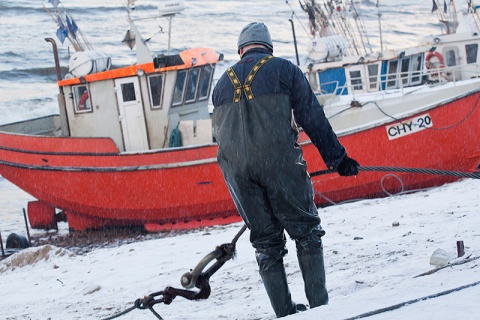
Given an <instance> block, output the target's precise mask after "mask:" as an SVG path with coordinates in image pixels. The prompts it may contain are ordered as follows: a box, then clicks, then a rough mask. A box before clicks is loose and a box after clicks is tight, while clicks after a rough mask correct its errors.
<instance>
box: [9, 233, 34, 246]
mask: <svg viewBox="0 0 480 320" xmlns="http://www.w3.org/2000/svg"><path fill="white" fill-rule="evenodd" d="M5 246H6V248H7V249H25V248H28V247H30V243H29V242H28V239H27V238H25V237H24V236H19V235H18V234H16V233H10V234H9V235H8V237H7V242H6V244H5Z"/></svg>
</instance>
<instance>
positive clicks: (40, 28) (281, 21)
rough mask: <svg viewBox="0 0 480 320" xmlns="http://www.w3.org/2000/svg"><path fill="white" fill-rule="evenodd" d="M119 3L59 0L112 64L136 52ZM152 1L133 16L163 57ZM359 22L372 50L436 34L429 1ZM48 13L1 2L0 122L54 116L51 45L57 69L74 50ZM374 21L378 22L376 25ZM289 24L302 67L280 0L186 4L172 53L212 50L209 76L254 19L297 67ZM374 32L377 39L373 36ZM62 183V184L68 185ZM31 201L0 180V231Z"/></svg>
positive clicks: (390, 5) (162, 27)
mask: <svg viewBox="0 0 480 320" xmlns="http://www.w3.org/2000/svg"><path fill="white" fill-rule="evenodd" d="M124 2H126V1H120V0H109V1H108V0H106V1H96V0H62V1H61V2H60V7H61V8H63V7H64V8H66V10H67V12H68V13H69V14H70V16H71V17H72V18H73V19H74V21H75V23H76V24H77V25H78V27H79V28H80V30H81V31H82V33H83V34H84V35H85V38H86V39H87V40H88V42H89V43H91V45H92V47H93V48H94V49H95V50H101V51H103V52H106V53H108V54H109V55H111V57H112V64H113V65H114V66H122V65H131V64H134V63H135V51H132V50H130V49H129V48H128V47H127V46H126V45H125V44H123V43H122V40H123V38H124V36H125V33H126V32H127V30H128V29H129V25H128V23H127V20H126V10H125V8H124V7H123V4H122V3H124ZM159 2H160V0H157V1H152V0H150V1H142V0H139V1H137V2H136V8H135V11H134V13H133V17H134V18H141V20H140V21H138V22H137V26H138V27H139V29H140V32H141V33H142V35H143V37H144V38H145V39H149V41H148V46H149V47H150V49H151V50H152V51H153V52H155V53H166V51H167V46H168V33H169V32H168V31H169V30H168V29H169V22H168V20H167V19H166V18H159V19H147V18H148V17H152V16H154V15H156V12H157V5H158V3H159ZM355 3H356V7H357V10H358V12H359V13H360V14H362V16H363V17H364V22H365V26H366V30H367V33H368V35H369V36H370V41H369V43H370V46H371V47H372V48H373V49H374V50H375V49H377V50H378V49H379V48H380V39H381V40H382V45H383V48H384V49H385V48H387V49H400V48H405V47H408V46H411V45H415V44H417V43H418V42H419V41H420V39H422V38H423V37H426V36H429V35H432V34H437V33H439V32H440V29H439V23H438V21H437V18H436V14H435V13H432V12H431V5H432V3H431V1H416V0H404V1H395V0H383V1H382V0H380V1H379V3H378V4H379V6H378V7H377V1H376V0H364V1H359V0H357V1H355ZM44 6H45V7H46V8H48V9H49V10H51V12H53V11H52V10H53V8H52V5H51V4H50V3H48V1H35V0H16V1H1V2H0V30H1V31H2V42H1V43H2V45H1V46H0V124H5V123H10V122H15V121H21V120H26V119H29V118H33V117H39V116H44V115H49V114H56V113H58V109H57V97H56V95H57V92H58V87H57V85H56V71H55V63H54V57H53V50H52V45H51V44H50V43H49V42H46V41H45V38H53V39H55V41H56V42H57V46H58V53H59V58H60V64H61V66H62V67H63V68H66V67H67V66H68V57H69V54H71V53H72V52H74V51H73V49H72V46H71V45H70V44H69V42H68V39H67V40H65V42H64V43H63V44H62V43H61V42H60V41H59V39H57V37H56V35H55V33H56V30H57V24H56V22H55V21H54V18H52V16H51V15H50V14H49V13H48V12H47V11H46V10H45V7H44ZM379 15H380V19H379ZM290 20H292V21H293V23H294V28H295V35H296V40H297V47H298V53H299V60H300V63H301V64H304V63H306V62H307V61H306V59H307V48H308V46H309V43H310V38H309V35H308V32H307V30H308V25H307V19H306V17H305V14H304V13H303V11H302V9H301V8H300V6H299V4H298V1H282V0H263V1H259V0H243V1H239V0H191V1H188V0H187V1H186V9H185V10H184V11H182V12H181V13H180V14H178V15H177V16H175V17H174V18H173V19H172V22H171V23H172V24H171V42H170V43H171V44H170V53H176V52H180V51H182V50H184V49H187V48H192V47H211V48H213V49H215V50H216V51H217V52H218V53H222V54H223V55H224V57H225V60H224V61H223V62H221V63H220V64H219V65H218V66H217V71H216V73H215V78H218V77H219V76H220V74H221V73H222V72H223V71H224V70H225V69H226V68H227V67H228V66H229V65H230V64H233V63H234V62H235V61H236V60H237V59H238V55H237V47H236V43H237V36H238V33H239V32H240V30H241V29H242V28H243V27H244V26H245V25H246V24H248V23H250V22H253V21H262V22H264V23H265V24H266V25H267V26H268V28H269V30H270V33H271V36H272V40H273V45H274V54H275V55H276V56H280V57H284V58H286V59H289V60H291V61H292V62H294V63H296V55H295V46H294V41H293V32H292V26H291V22H290ZM379 27H381V30H382V37H381V38H380V37H379V33H378V30H379ZM66 185H68V183H66ZM31 200H33V197H31V196H30V195H28V194H26V193H25V192H23V191H22V190H20V189H18V188H17V187H15V186H14V185H12V184H11V183H10V182H8V181H7V180H5V179H4V178H2V177H1V176H0V231H1V232H2V235H3V236H4V239H5V237H6V235H7V234H8V233H11V232H19V233H23V234H25V222H24V218H23V209H24V208H26V206H27V202H28V201H31Z"/></svg>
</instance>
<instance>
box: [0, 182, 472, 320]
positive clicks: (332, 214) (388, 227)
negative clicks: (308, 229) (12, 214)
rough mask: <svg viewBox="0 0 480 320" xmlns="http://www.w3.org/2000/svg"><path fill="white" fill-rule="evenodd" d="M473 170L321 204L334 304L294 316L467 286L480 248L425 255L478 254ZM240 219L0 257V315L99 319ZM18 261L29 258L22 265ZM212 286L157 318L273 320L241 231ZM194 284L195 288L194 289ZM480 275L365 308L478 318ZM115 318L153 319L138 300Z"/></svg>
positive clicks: (218, 239) (225, 237)
mask: <svg viewBox="0 0 480 320" xmlns="http://www.w3.org/2000/svg"><path fill="white" fill-rule="evenodd" d="M479 209H480V181H479V180H473V179H466V180H463V181H459V182H456V183H452V184H448V185H445V186H442V187H438V188H434V189H431V190H427V191H420V192H417V193H412V194H407V195H401V196H392V197H388V198H384V199H373V200H363V201H358V202H353V203H348V204H342V205H336V206H331V207H328V208H324V209H319V214H320V216H321V218H322V225H323V227H324V229H325V230H326V232H327V234H326V236H325V237H324V238H323V240H324V250H325V261H326V272H327V286H328V289H329V293H330V304H329V305H328V306H323V307H320V308H316V309H312V310H307V311H305V312H303V313H300V314H296V315H293V316H290V317H289V318H291V319H330V320H334V319H346V318H350V317H354V316H357V315H360V314H363V313H365V312H369V311H372V310H377V309H380V308H384V307H389V306H392V305H396V304H400V303H403V302H406V301H410V300H415V299H418V298H422V297H427V296H431V295H436V294H438V293H441V292H444V291H447V290H451V289H455V288H458V287H461V286H465V285H471V284H474V283H476V282H478V281H479V280H480V266H479V264H480V259H479V260H473V261H470V262H467V263H463V264H459V265H455V266H450V267H447V268H444V269H441V270H439V271H438V272H434V273H432V274H430V275H425V276H420V277H416V276H418V275H420V274H422V273H424V272H426V271H429V270H432V269H435V268H436V266H433V265H430V257H431V256H432V254H433V252H434V251H435V250H437V249H442V250H444V251H445V252H447V254H448V255H449V257H450V258H451V259H455V258H456V257H457V247H456V243H457V241H463V242H464V244H465V252H466V253H465V256H464V257H463V258H466V257H469V258H470V259H472V258H475V257H478V256H479V255H480V231H479V230H478V225H480V214H479ZM241 227H242V224H233V225H228V226H223V227H214V228H208V229H202V230H198V231H194V232H191V233H188V234H180V235H177V236H172V237H166V238H163V239H157V240H148V241H143V242H136V243H131V244H127V245H121V246H118V247H113V248H103V249H97V250H94V251H91V252H89V253H86V254H84V255H75V254H74V253H73V252H71V251H68V250H66V249H61V248H56V247H49V246H42V247H35V248H29V249H25V250H24V251H22V252H21V253H18V254H16V255H13V256H11V257H9V258H7V259H5V260H3V261H1V262H0V287H1V288H2V290H1V291H0V318H1V319H10V320H13V319H32V320H33V319H51V320H54V319H103V318H106V317H110V316H113V315H115V314H116V313H118V312H121V311H124V310H125V309H127V308H130V307H132V306H133V303H134V301H135V300H136V299H137V298H143V297H144V296H145V295H147V294H149V293H153V292H156V291H160V290H163V289H164V288H165V287H166V286H172V287H176V288H181V285H180V277H181V276H182V275H183V274H184V273H185V272H188V271H190V269H192V268H194V267H195V265H196V264H197V263H198V262H199V261H200V260H201V258H203V257H204V256H205V255H207V254H208V253H209V252H211V251H212V250H213V249H215V247H216V246H217V245H220V244H223V243H229V242H230V241H232V239H233V237H234V236H235V235H236V234H237V233H238V231H239V230H240V229H241ZM288 246H289V254H288V255H287V256H286V258H285V265H286V270H287V275H288V279H289V284H290V290H291V291H292V296H293V299H294V300H295V301H296V302H298V303H306V298H305V296H304V293H303V282H302V279H301V274H300V270H299V268H298V264H297V260H296V254H295V246H294V243H293V242H292V241H289V242H288ZM23 264H24V265H23ZM210 284H211V288H212V293H211V296H210V297H209V298H208V299H207V300H200V301H189V300H186V299H183V298H182V297H177V298H176V299H175V300H174V301H173V302H172V304H171V305H164V304H157V305H156V306H155V310H156V311H157V312H158V313H159V314H160V315H161V316H162V318H163V319H165V320H168V319H172V320H173V319H175V320H179V319H274V318H275V316H274V314H273V311H272V309H271V307H270V304H269V301H268V297H267V295H266V293H265V290H264V288H263V285H262V283H261V280H260V276H259V275H258V268H257V265H256V262H255V258H254V250H253V248H252V247H251V246H250V243H249V241H248V230H247V231H246V232H245V234H243V235H242V237H241V238H240V239H239V240H238V243H237V256H236V258H235V259H234V260H231V261H227V263H226V264H225V265H224V266H223V267H222V268H221V269H220V270H219V271H218V272H217V273H215V274H214V275H213V276H212V277H211V281H210ZM192 290H193V289H192ZM479 299H480V285H477V286H471V287H468V288H465V289H463V290H459V291H454V292H452V293H450V294H446V295H443V296H440V297H432V298H431V299H428V300H425V301H421V302H417V303H414V304H409V305H406V306H403V307H401V308H399V309H397V310H394V311H390V312H385V313H380V314H378V315H375V316H372V317H369V319H393V320H395V319H406V318H408V319H460V318H461V319H478V315H477V311H478V310H477V306H476V303H475V301H479ZM118 319H125V320H127V319H155V316H154V315H153V314H152V313H151V312H150V311H148V310H139V309H135V310H133V311H131V312H129V313H127V314H126V315H123V316H121V317H119V318H118Z"/></svg>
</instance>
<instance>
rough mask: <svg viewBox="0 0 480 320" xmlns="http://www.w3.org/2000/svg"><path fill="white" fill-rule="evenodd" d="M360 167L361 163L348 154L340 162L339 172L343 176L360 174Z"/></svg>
mask: <svg viewBox="0 0 480 320" xmlns="http://www.w3.org/2000/svg"><path fill="white" fill-rule="evenodd" d="M358 167H360V164H359V163H358V162H357V161H356V160H354V159H352V158H349V157H348V156H347V155H346V156H345V157H343V159H342V161H340V163H339V164H338V167H337V172H338V174H339V175H341V176H356V175H357V174H358Z"/></svg>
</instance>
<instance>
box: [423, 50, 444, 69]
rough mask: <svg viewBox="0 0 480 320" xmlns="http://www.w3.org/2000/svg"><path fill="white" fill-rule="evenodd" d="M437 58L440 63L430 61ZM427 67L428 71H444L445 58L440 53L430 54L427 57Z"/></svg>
mask: <svg viewBox="0 0 480 320" xmlns="http://www.w3.org/2000/svg"><path fill="white" fill-rule="evenodd" d="M433 57H435V58H436V60H438V61H433V62H431V61H430V60H431V59H432V58H433ZM425 67H426V68H427V70H431V69H442V68H443V67H444V64H443V56H442V55H441V54H440V52H437V51H434V52H431V51H430V52H429V53H428V54H427V56H426V57H425Z"/></svg>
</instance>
